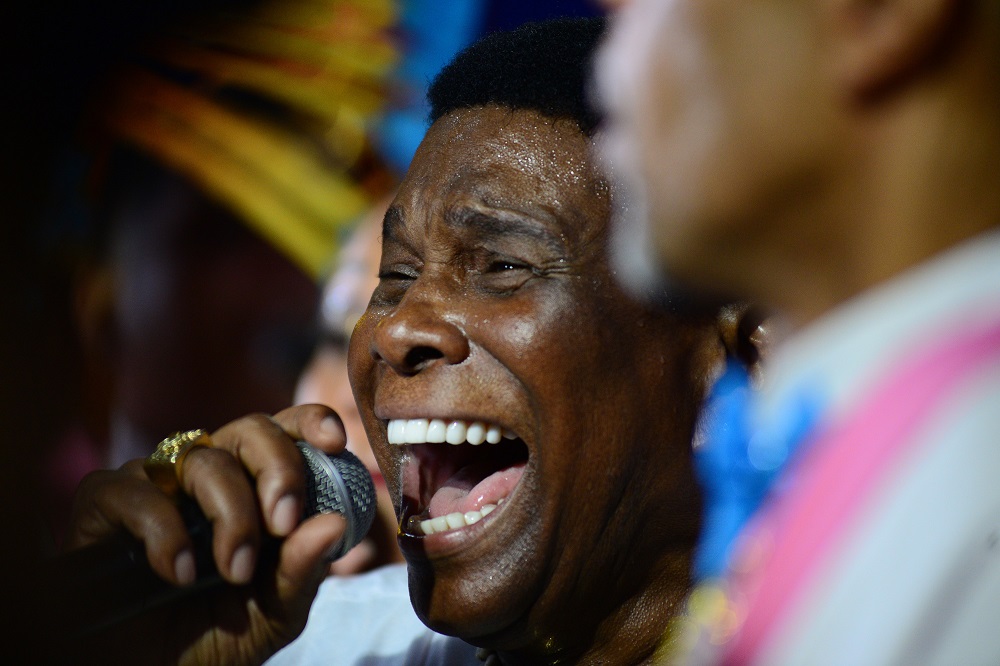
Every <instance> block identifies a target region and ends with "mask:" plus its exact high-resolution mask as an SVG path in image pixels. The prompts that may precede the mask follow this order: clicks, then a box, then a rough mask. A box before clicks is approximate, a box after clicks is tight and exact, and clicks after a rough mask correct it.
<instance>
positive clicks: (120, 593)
mask: <svg viewBox="0 0 1000 666" xmlns="http://www.w3.org/2000/svg"><path fill="white" fill-rule="evenodd" d="M300 441H307V442H312V443H314V444H316V445H317V446H318V447H322V448H323V449H324V450H326V451H335V452H336V451H343V447H344V444H345V441H344V433H343V427H342V426H341V425H340V422H339V419H337V417H336V415H334V414H333V412H332V411H330V410H329V409H328V408H325V407H322V406H320V405H306V406H302V407H295V408H291V409H288V410H285V411H283V412H281V413H280V414H278V415H276V416H275V417H273V418H269V417H265V416H259V415H258V416H249V417H245V418H243V419H239V420H237V421H234V422H232V423H230V424H228V425H226V426H224V427H223V428H220V429H219V430H218V431H217V432H215V433H214V434H213V435H212V446H211V448H208V447H204V446H196V447H194V448H187V449H186V450H185V451H184V453H186V458H183V456H182V458H183V459H181V460H179V461H177V462H178V463H179V467H178V469H179V470H181V471H182V473H179V474H177V481H178V483H179V488H178V491H183V493H184V495H181V497H183V496H187V499H186V500H184V501H180V502H178V501H177V499H176V498H172V497H170V496H169V495H168V494H166V493H164V492H163V491H162V490H161V488H160V487H159V486H158V485H156V484H154V483H153V482H151V481H150V479H149V477H148V475H147V473H146V471H145V470H144V469H143V464H142V462H143V461H133V462H131V463H128V464H126V465H125V466H123V467H122V469H121V470H118V471H114V472H100V473H96V474H94V475H92V476H91V477H88V479H87V481H86V482H85V483H84V484H82V485H81V490H80V492H79V493H78V496H77V503H76V510H75V518H74V522H73V527H72V532H71V534H70V538H69V541H68V543H69V544H70V545H71V546H72V547H73V548H74V549H76V550H77V552H76V553H70V554H68V555H66V556H64V557H63V558H60V559H61V563H62V565H63V569H62V573H59V574H58V575H57V576H56V579H57V580H58V581H59V584H58V587H59V588H64V590H65V591H66V593H67V598H68V599H69V600H70V601H73V597H74V596H75V597H76V598H77V600H79V599H80V598H82V599H83V603H78V604H77V605H79V606H81V608H82V615H83V616H82V617H79V616H78V615H79V613H74V614H73V615H72V616H71V617H69V618H64V619H65V620H68V622H69V624H71V625H74V626H70V627H64V629H68V630H71V631H72V632H73V633H75V634H77V635H81V636H83V637H84V638H86V639H87V640H88V641H89V640H90V635H91V634H94V633H100V634H101V639H100V645H101V648H100V650H101V655H102V656H107V655H108V649H109V648H112V649H114V648H120V649H122V650H126V651H127V650H128V649H129V648H128V647H126V646H129V645H131V646H133V647H134V648H136V649H139V650H140V653H139V654H140V656H141V657H142V659H144V660H145V659H154V660H155V659H156V658H157V657H164V658H167V659H175V658H178V657H180V656H183V657H185V658H188V657H190V658H192V659H194V661H195V662H197V663H220V662H222V663H224V662H228V661H229V660H230V659H235V658H236V657H237V656H239V657H241V658H243V657H246V655H247V654H256V655H259V656H260V658H261V659H263V658H265V657H266V656H268V655H269V654H270V653H271V652H273V651H274V650H275V649H276V647H278V646H280V645H282V644H284V643H286V642H288V641H289V640H291V638H293V637H294V636H295V635H296V634H297V633H298V631H300V630H301V627H302V626H303V625H304V623H305V619H306V616H307V614H308V609H309V605H310V603H311V601H312V598H313V596H314V595H315V592H316V589H317V587H318V585H319V583H320V582H321V581H322V579H323V577H324V575H325V573H326V569H327V567H326V561H327V558H328V557H329V556H334V557H336V556H339V555H340V554H342V553H343V552H346V550H347V549H348V548H350V546H352V545H353V544H354V543H357V541H359V540H360V539H361V538H362V537H363V536H364V533H365V532H366V531H367V529H368V527H369V526H370V524H371V519H372V516H373V515H374V504H375V497H374V490H373V488H372V486H371V478H370V477H369V476H368V474H367V471H366V470H365V469H364V467H363V466H362V465H361V464H360V463H357V462H356V459H355V458H353V456H351V455H350V454H346V455H345V454H343V453H341V454H334V455H330V456H327V455H325V454H323V453H321V452H319V451H317V450H316V449H315V448H313V447H310V446H308V445H305V444H301V443H297V442H300ZM147 467H148V465H147ZM153 475H154V476H155V475H156V473H155V471H154V473H153ZM161 483H162V480H161ZM314 513H315V514H316V515H312V514H314ZM310 515H312V517H309V516H310ZM126 533H127V534H126ZM101 549H104V552H100V553H99V552H98V551H101ZM143 551H144V553H143ZM107 553H111V554H112V556H110V557H109V556H108V555H107ZM147 559H148V564H147V563H146V562H145V560H147ZM101 562H103V563H104V568H101V564H100V563H101ZM81 563H82V564H81ZM57 564H59V562H57ZM161 579H162V580H161ZM137 581H138V583H137ZM164 581H165V582H164ZM102 590H103V591H104V596H105V597H107V599H102V598H101V597H97V598H95V599H93V603H92V604H90V605H92V606H93V607H94V608H95V609H97V610H99V611H100V612H94V613H87V612H86V606H87V605H88V601H87V599H89V598H90V597H94V596H95V595H99V594H101V591H102ZM54 592H55V593H56V594H58V593H59V589H54ZM153 606H155V607H156V608H155V609H153V610H150V608H151V607H153ZM132 618H134V619H132ZM222 618H225V624H226V625H227V626H224V627H223V626H220V622H222ZM234 618H237V619H238V620H239V621H237V622H235V625H234V626H228V625H233V619H234ZM136 627H139V628H140V630H138V631H137V630H136ZM143 628H145V629H143ZM146 634H148V635H146ZM220 635H222V636H224V640H221V642H220ZM153 648H156V649H155V652H156V653H157V654H156V655H153V654H146V652H147V651H149V650H150V649H153ZM161 648H162V649H161Z"/></svg>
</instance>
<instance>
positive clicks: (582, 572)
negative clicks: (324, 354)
mask: <svg viewBox="0 0 1000 666" xmlns="http://www.w3.org/2000/svg"><path fill="white" fill-rule="evenodd" d="M602 30H603V22H602V21H599V20H598V21H588V20H584V21H553V22H548V23H540V24H534V25H529V26H525V27H523V28H521V29H519V30H518V31H515V32H511V33H498V34H495V35H492V36H490V37H487V38H484V39H483V40H481V41H479V42H478V43H477V44H476V45H474V46H473V47H471V48H470V49H468V50H467V51H465V52H463V53H462V54H460V55H459V56H458V57H457V58H456V59H455V61H454V62H453V63H452V64H451V65H449V66H448V67H447V68H445V70H443V71H442V73H441V74H440V75H439V76H438V78H437V79H436V81H435V83H434V84H433V86H432V88H431V91H430V98H431V102H432V107H433V111H432V123H433V124H432V126H431V128H430V130H429V131H428V133H427V136H426V137H425V139H424V141H423V143H422V144H421V147H420V149H419V150H418V152H417V154H416V156H415V157H414V160H413V162H412V165H411V167H410V170H409V172H408V173H407V175H406V177H405V179H404V181H403V183H402V185H401V186H400V189H399V190H398V192H397V194H396V196H395V199H394V200H393V202H392V204H391V206H390V207H389V210H388V212H387V213H386V215H385V219H384V223H383V230H382V256H381V262H380V269H379V284H378V287H377V288H376V289H375V292H374V294H373V296H372V299H371V302H370V304H369V306H368V309H367V311H366V312H365V314H364V315H363V316H362V317H361V319H360V320H359V322H358V324H357V327H356V328H355V330H354V334H353V335H352V337H351V345H350V354H349V367H350V379H351V384H352V386H353V390H354V395H355V398H356V399H357V402H358V409H359V411H360V413H361V417H362V420H363V422H364V425H365V430H366V432H367V435H368V440H369V441H370V442H371V446H372V448H373V449H374V451H375V454H376V457H377V459H378V462H379V467H380V468H381V470H382V472H383V474H384V476H385V479H386V483H387V485H388V487H389V490H390V493H391V494H392V497H393V500H394V504H395V507H396V511H397V515H398V524H399V544H400V547H401V549H402V551H403V553H404V555H405V557H406V562H407V564H406V566H405V567H404V566H386V567H381V568H379V569H376V570H375V571H373V572H370V573H367V574H363V575H360V576H353V577H350V578H348V579H338V578H336V577H327V576H326V571H327V566H328V565H327V564H326V563H325V562H324V559H323V554H324V553H325V552H328V551H329V549H330V548H331V546H332V545H333V544H335V543H336V542H337V540H338V539H339V537H340V535H341V533H342V529H343V521H342V519H341V518H340V517H339V516H337V515H319V516H314V517H312V518H310V519H308V520H305V521H303V522H301V523H300V521H299V518H298V511H299V507H301V506H302V492H303V491H302V488H303V484H304V481H303V479H302V475H301V472H299V471H298V469H299V468H300V467H301V465H300V463H298V453H297V451H296V450H295V448H294V446H293V440H295V439H296V438H303V439H305V440H307V441H310V442H312V443H314V444H316V445H318V446H320V447H321V448H323V449H325V450H337V449H338V448H342V447H343V446H344V445H345V435H344V430H343V427H342V425H341V422H340V419H339V418H337V416H336V415H335V414H334V413H332V412H331V411H330V410H328V409H327V408H324V407H321V406H319V405H307V406H299V407H296V408H291V409H289V410H286V411H283V412H281V413H279V414H277V415H275V416H274V417H273V418H268V417H265V416H261V415H257V416H251V417H246V418H244V419H240V420H237V421H234V422H232V423H230V424H228V425H226V426H224V427H223V428H221V429H219V430H217V431H216V432H214V433H213V434H212V440H213V442H214V445H213V446H211V447H203V446H199V447H194V448H192V449H191V450H190V451H189V452H188V454H187V457H186V458H185V459H184V461H183V465H182V466H181V467H180V468H179V470H180V471H181V472H182V473H181V475H180V476H181V478H180V482H181V486H182V488H183V489H184V490H185V491H186V492H188V493H193V494H194V496H195V498H196V499H197V501H198V502H199V503H200V504H201V505H202V507H203V508H204V510H205V512H206V513H207V514H208V515H210V516H212V517H214V529H215V531H214V557H215V561H216V562H217V563H218V566H219V569H220V571H221V573H222V575H223V576H224V577H225V578H226V579H227V580H229V581H230V582H232V583H233V584H234V586H233V587H230V588H227V589H223V590H222V591H221V592H220V593H219V594H217V595H212V596H205V597H203V598H198V597H195V598H194V599H193V600H191V602H189V603H186V604H180V605H178V606H176V607H173V608H168V609H163V610H161V611H160V612H157V613H152V614H150V615H149V616H147V617H145V618H140V620H139V621H137V622H136V623H133V624H131V625H128V626H126V627H122V628H120V630H119V631H116V632H115V633H114V635H113V636H112V637H111V638H112V639H113V640H111V641H109V642H108V644H107V645H106V646H105V649H102V650H101V651H100V652H99V654H100V655H101V657H102V659H104V660H106V661H107V660H114V659H115V657H116V656H126V657H127V656H128V655H134V654H141V655H142V658H143V659H145V660H147V661H154V660H158V659H159V660H163V661H167V662H172V661H181V662H185V663H199V664H208V663H232V662H234V661H238V662H239V663H257V662H259V661H261V660H263V659H264V658H266V657H268V656H269V655H271V654H272V653H274V652H275V651H276V650H277V649H278V648H279V647H281V646H282V645H284V644H285V643H288V642H289V641H291V640H292V639H293V638H295V637H296V635H298V634H299V633H300V632H302V631H303V629H304V633H302V635H301V636H299V638H298V640H295V641H294V642H292V643H291V645H289V646H288V647H287V648H286V649H285V650H284V651H283V652H281V653H279V654H278V655H276V656H275V658H274V663H275V664H282V663H296V664H304V663H331V662H336V663H345V664H350V663H364V664H402V663H405V664H428V665H430V664H434V665H438V664H463V665H470V664H476V663H481V662H486V663H491V664H498V663H500V664H513V663H519V664H550V663H621V664H637V663H649V662H652V661H654V660H655V658H656V651H657V649H658V646H659V643H660V637H661V635H662V633H663V631H664V628H665V627H666V626H667V624H668V623H669V621H670V618H671V617H672V616H673V615H674V614H675V612H676V611H677V609H678V608H679V604H680V603H681V601H682V600H683V599H684V597H685V595H686V593H687V590H688V584H689V571H690V557H691V551H692V547H693V545H694V541H695V539H696V536H697V533H698V516H699V514H700V498H699V494H698V492H697V490H696V488H697V484H696V482H695V479H694V475H693V471H692V469H691V464H690V456H691V445H692V437H693V433H694V426H695V420H696V416H697V412H698V409H699V407H700V405H701V403H702V400H703V398H704V394H705V391H706V387H707V385H708V384H709V383H710V381H711V379H712V377H713V376H714V373H715V372H716V371H717V369H718V366H719V365H720V364H721V362H722V360H723V358H724V357H725V354H726V345H725V344H724V342H723V339H724V336H723V335H722V334H721V333H720V321H722V322H723V323H726V324H728V317H727V316H724V315H729V314H731V313H730V312H729V311H728V310H727V311H725V312H720V311H719V310H718V309H713V310H710V311H706V312H694V311H687V310H684V309H681V308H679V307H678V308H663V307H650V306H646V305H644V304H641V303H637V302H635V301H633V300H630V299H629V298H627V297H626V294H625V293H624V292H623V290H622V288H621V287H620V286H619V284H618V283H617V281H616V280H615V277H614V274H613V272H612V269H611V267H610V264H609V255H608V244H607V234H608V222H609V220H610V218H611V213H612V210H613V209H614V208H616V207H620V206H625V205H627V200H625V199H623V198H621V197H622V193H621V192H619V191H618V190H616V189H615V188H613V187H611V186H610V185H609V182H608V179H607V176H608V172H607V169H610V168H611V167H610V165H608V164H607V163H606V162H604V161H603V160H599V159H598V158H597V156H596V154H595V152H594V135H595V131H596V129H597V127H598V123H599V118H598V116H597V115H595V114H594V113H593V112H592V111H591V110H590V109H589V107H588V105H587V103H586V95H585V81H586V80H587V79H588V77H589V70H590V62H591V56H592V53H593V52H594V49H595V48H596V44H597V42H598V39H599V37H600V34H601V32H602ZM661 305H662V304H661ZM141 463H142V461H133V462H130V463H128V464H126V465H125V466H124V467H123V468H122V469H121V470H118V471H109V472H102V473H99V474H94V475H92V476H90V477H88V479H87V480H86V481H85V482H84V484H83V485H82V486H81V492H80V495H79V497H78V499H79V503H78V505H77V513H76V516H77V521H76V523H75V530H74V532H73V537H72V541H71V543H72V545H74V546H82V545H85V544H88V543H90V542H93V541H95V540H99V539H101V538H105V537H108V536H110V535H112V534H114V533H116V532H117V531H119V530H127V531H130V532H132V533H133V534H135V535H136V536H138V537H139V538H140V539H142V540H143V541H144V542H145V544H146V549H147V553H148V554H149V558H150V560H151V562H152V565H153V567H154V569H155V570H156V571H157V572H158V573H159V575H161V576H162V577H164V578H165V579H166V580H168V581H170V582H172V583H175V584H180V585H187V584H191V582H192V580H193V578H194V576H195V572H194V571H193V566H192V557H191V554H190V551H189V550H188V548H189V541H188V536H187V534H186V532H185V530H184V529H183V526H182V524H181V522H180V517H179V516H178V513H177V510H176V508H175V506H174V503H173V500H172V499H171V498H170V497H168V496H167V495H166V494H164V493H163V492H162V491H161V490H160V489H159V488H158V487H157V486H156V485H154V484H153V483H151V482H150V481H149V480H148V479H147V477H146V476H145V474H144V472H143V467H142V464H141ZM249 477H252V478H253V479H255V480H256V483H255V484H252V483H251V482H250V479H249ZM261 521H263V524H261ZM264 531H266V532H269V533H271V534H273V535H276V536H279V537H285V540H284V542H283V544H282V546H281V550H280V559H279V561H278V563H277V565H276V568H274V567H260V568H259V569H258V568H257V544H258V543H259V540H260V535H261V532H264ZM406 580H408V583H409V595H407V594H406V592H405V591H404V590H405V587H404V586H405V584H406V583H405V581H406ZM317 592H318V596H316V595H317ZM314 597H315V600H314ZM411 604H412V607H413V609H414V610H415V611H416V614H417V616H419V618H420V620H422V622H423V623H424V624H425V625H426V627H424V626H422V625H420V624H419V623H409V622H407V621H405V620H403V619H400V618H405V616H407V615H412V612H411V611H410V605H411ZM310 607H311V610H310ZM307 614H308V623H307V621H306V620H307ZM154 639H155V640H154ZM137 646H138V647H137ZM477 648H481V649H479V650H477ZM134 650H139V652H134Z"/></svg>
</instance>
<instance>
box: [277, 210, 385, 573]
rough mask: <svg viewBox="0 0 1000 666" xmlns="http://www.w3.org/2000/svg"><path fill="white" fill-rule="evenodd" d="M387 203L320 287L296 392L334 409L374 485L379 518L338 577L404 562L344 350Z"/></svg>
mask: <svg viewBox="0 0 1000 666" xmlns="http://www.w3.org/2000/svg"><path fill="white" fill-rule="evenodd" d="M390 201H391V198H386V199H383V200H381V201H379V202H378V203H376V205H374V206H373V207H372V209H371V211H370V212H369V213H367V214H366V215H365V216H364V218H363V219H362V220H361V221H360V222H359V224H358V226H357V228H356V229H355V230H354V231H353V232H352V233H351V235H350V237H349V239H348V240H347V242H346V243H345V244H344V246H343V248H342V250H341V251H340V253H339V255H338V258H337V261H336V263H335V269H334V271H333V273H332V274H331V276H330V278H329V279H328V280H327V281H326V284H325V285H324V286H323V293H322V297H321V299H320V307H319V317H318V320H319V322H318V343H317V345H316V348H315V350H314V352H313V355H312V358H311V359H310V361H309V363H308V365H307V366H306V368H305V370H304V372H303V373H302V376H301V378H300V379H299V382H298V386H297V387H296V390H295V402H296V404H305V403H321V404H324V405H328V406H330V407H333V409H334V410H335V411H336V412H337V414H339V415H340V418H341V420H342V421H343V423H344V429H345V430H346V431H347V448H348V450H350V451H352V452H353V453H354V454H355V455H357V456H358V458H360V459H361V461H362V462H363V463H364V465H365V468H366V469H367V470H368V471H369V473H371V475H372V478H373V479H374V481H375V491H376V494H377V497H378V513H377V514H376V517H375V523H374V525H373V526H372V529H371V531H370V532H369V533H368V536H367V537H366V538H365V539H363V540H362V541H361V543H359V544H358V545H357V546H355V547H354V548H353V549H352V550H351V551H350V552H349V553H347V554H346V555H345V556H344V557H342V558H340V559H339V560H337V561H336V562H334V563H333V564H331V567H330V569H331V572H332V573H334V574H337V575H349V574H355V573H361V572H363V571H368V570H370V569H374V568H375V567H378V566H382V565H384V564H389V563H393V562H402V561H403V555H402V553H401V552H400V551H399V547H398V546H397V544H396V534H397V532H398V527H397V520H396V512H395V509H394V508H393V505H392V499H391V498H390V496H389V491H388V489H387V488H386V484H385V479H384V478H383V477H382V472H381V470H380V469H379V467H378V462H377V461H376V460H375V454H374V453H373V452H372V449H371V446H370V445H369V443H368V437H367V435H366V434H365V429H364V424H363V423H362V422H361V415H360V414H359V412H358V407H357V404H356V403H355V401H354V393H353V392H352V391H351V384H350V381H349V379H348V375H347V349H348V344H349V342H350V338H351V334H352V332H353V331H354V327H355V325H356V324H357V322H358V319H360V317H361V316H362V315H363V314H364V312H365V309H366V308H367V307H368V300H369V298H370V297H371V295H372V292H373V291H374V290H375V287H377V286H378V270H379V259H380V257H381V250H382V245H381V232H382V218H383V216H384V215H385V211H386V209H387V208H388V206H389V203H390Z"/></svg>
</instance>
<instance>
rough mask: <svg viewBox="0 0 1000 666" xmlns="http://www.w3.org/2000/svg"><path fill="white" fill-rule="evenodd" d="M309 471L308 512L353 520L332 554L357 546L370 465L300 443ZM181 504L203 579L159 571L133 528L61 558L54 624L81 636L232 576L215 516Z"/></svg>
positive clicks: (371, 505)
mask: <svg viewBox="0 0 1000 666" xmlns="http://www.w3.org/2000/svg"><path fill="white" fill-rule="evenodd" d="M296 445H297V446H298V448H299V452H300V453H301V454H302V461H303V465H304V467H305V471H306V505H305V509H304V510H303V512H302V516H303V519H304V518H308V517H310V516H313V515H316V514H319V513H331V512H336V513H339V514H341V515H342V516H343V517H344V519H345V521H346V522H347V528H346V530H345V531H344V536H343V538H342V539H341V541H340V544H339V545H338V547H337V548H335V549H334V552H333V553H332V554H331V555H330V557H329V561H333V560H335V559H337V558H339V557H341V556H342V555H344V554H345V553H346V552H347V551H348V550H350V549H351V548H353V547H354V546H355V545H357V544H358V543H359V542H360V541H361V540H362V539H363V538H364V536H365V534H367V533H368V530H369V529H370V528H371V526H372V522H373V521H374V519H375V505H376V496H375V485H374V483H373V482H372V477H371V475H370V474H369V473H368V470H367V469H365V466H364V464H363V463H362V462H361V461H360V460H358V457H357V456H355V455H354V454H353V453H351V452H350V451H343V452H341V453H339V454H336V455H327V454H325V453H323V452H321V451H319V450H318V449H315V448H314V447H312V446H310V445H309V444H306V443H305V442H296ZM179 508H180V510H181V514H182V516H183V517H184V522H185V525H187V527H188V531H189V533H190V535H191V539H192V541H193V543H194V556H195V567H196V571H197V572H198V578H197V580H196V581H195V582H194V583H193V584H192V585H188V586H185V587H176V586H174V585H171V584H170V583H168V582H166V581H164V580H163V579H161V578H160V577H159V576H157V575H156V574H155V573H154V572H153V570H152V568H151V567H150V565H149V562H148V560H147V559H146V554H145V548H144V546H143V544H142V543H141V542H140V541H139V540H138V539H135V538H134V537H132V536H131V535H125V534H121V535H116V536H114V537H111V538H109V539H107V540H105V541H102V542H100V543H97V544H93V545H91V546H88V547H85V548H81V549H79V550H75V551H71V552H69V553H66V554H64V555H61V556H59V557H58V558H56V559H55V560H54V561H53V563H52V565H53V566H52V575H51V576H50V581H49V582H50V583H51V588H50V590H49V591H50V594H49V597H50V603H48V604H46V605H47V606H49V608H48V609H47V610H46V612H47V613H50V614H51V613H53V612H55V615H56V616H57V618H56V624H55V626H62V627H63V629H64V630H67V633H66V634H64V635H65V636H67V637H70V636H72V637H74V638H76V639H83V638H87V637H89V636H93V635H95V634H98V633H100V632H102V631H105V630H107V629H110V628H111V627H113V626H115V625H118V624H120V623H122V622H124V621H126V620H129V619H132V618H134V617H136V616H138V615H141V614H143V613H145V612H147V611H149V610H152V609H154V608H158V607H160V606H163V605H164V604H168V603H172V602H174V601H176V600H178V599H182V598H186V597H191V596H194V595H198V594H201V593H204V592H206V591H208V590H212V589H217V588H221V587H224V586H227V585H230V583H228V582H226V581H225V580H224V579H223V578H222V576H221V575H220V574H219V572H218V570H217V569H216V567H215V562H214V559H213V557H212V529H211V523H210V522H209V521H208V519H207V518H205V515H204V514H203V513H202V512H201V510H200V509H199V508H198V506H197V504H196V503H195V501H194V500H193V499H191V498H190V497H187V496H182V497H181V499H180V501H179ZM280 544H281V541H280V540H279V539H275V538H273V537H266V536H265V538H264V542H263V543H262V544H261V549H260V555H259V558H258V560H259V564H258V567H260V565H267V564H273V563H274V562H275V561H276V559H277V555H278V549H279V547H280Z"/></svg>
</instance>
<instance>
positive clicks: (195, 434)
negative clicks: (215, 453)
mask: <svg viewBox="0 0 1000 666" xmlns="http://www.w3.org/2000/svg"><path fill="white" fill-rule="evenodd" d="M196 446H212V438H211V437H209V436H208V433H207V432H205V431H204V430H201V429H199V430H188V431H187V432H175V433H174V434H172V435H171V436H170V437H167V438H166V439H164V440H163V441H162V442H160V444H159V446H157V447H156V451H153V455H151V456H149V457H148V458H146V461H145V462H144V463H143V464H142V468H143V469H144V470H146V475H147V476H148V477H149V480H150V481H152V482H153V483H155V484H156V485H157V486H159V487H160V490H162V491H163V492H165V493H166V494H168V495H176V494H177V491H178V490H179V489H180V487H181V469H182V468H183V465H184V458H185V457H187V454H188V453H190V452H191V449H193V448H194V447H196Z"/></svg>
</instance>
